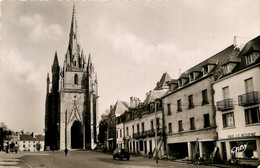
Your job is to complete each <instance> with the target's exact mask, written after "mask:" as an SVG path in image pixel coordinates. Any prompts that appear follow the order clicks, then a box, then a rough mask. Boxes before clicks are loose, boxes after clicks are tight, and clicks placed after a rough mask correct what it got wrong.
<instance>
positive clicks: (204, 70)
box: [203, 65, 209, 75]
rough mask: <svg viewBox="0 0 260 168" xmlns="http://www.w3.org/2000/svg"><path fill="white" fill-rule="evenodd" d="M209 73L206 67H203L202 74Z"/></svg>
mask: <svg viewBox="0 0 260 168" xmlns="http://www.w3.org/2000/svg"><path fill="white" fill-rule="evenodd" d="M208 72H209V69H208V65H206V66H204V67H203V74H204V75H205V74H207V73H208Z"/></svg>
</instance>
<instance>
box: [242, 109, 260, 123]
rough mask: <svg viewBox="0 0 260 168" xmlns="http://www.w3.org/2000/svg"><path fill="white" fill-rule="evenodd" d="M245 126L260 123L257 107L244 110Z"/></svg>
mask: <svg viewBox="0 0 260 168" xmlns="http://www.w3.org/2000/svg"><path fill="white" fill-rule="evenodd" d="M245 116H246V124H247V125H248V124H254V123H260V113H259V107H253V108H250V109H245Z"/></svg>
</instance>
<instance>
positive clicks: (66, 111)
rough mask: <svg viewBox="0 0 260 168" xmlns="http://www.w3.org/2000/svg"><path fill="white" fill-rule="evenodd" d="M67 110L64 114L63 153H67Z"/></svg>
mask: <svg viewBox="0 0 260 168" xmlns="http://www.w3.org/2000/svg"><path fill="white" fill-rule="evenodd" d="M67 150H68V149H67V110H66V112H65V151H67Z"/></svg>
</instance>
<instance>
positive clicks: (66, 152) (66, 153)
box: [64, 148, 69, 156]
mask: <svg viewBox="0 0 260 168" xmlns="http://www.w3.org/2000/svg"><path fill="white" fill-rule="evenodd" d="M64 152H65V156H67V155H68V152H69V150H68V149H67V148H66V149H65V150H64Z"/></svg>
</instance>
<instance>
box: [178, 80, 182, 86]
mask: <svg viewBox="0 0 260 168" xmlns="http://www.w3.org/2000/svg"><path fill="white" fill-rule="evenodd" d="M178 85H179V87H181V86H182V79H179V80H178Z"/></svg>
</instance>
